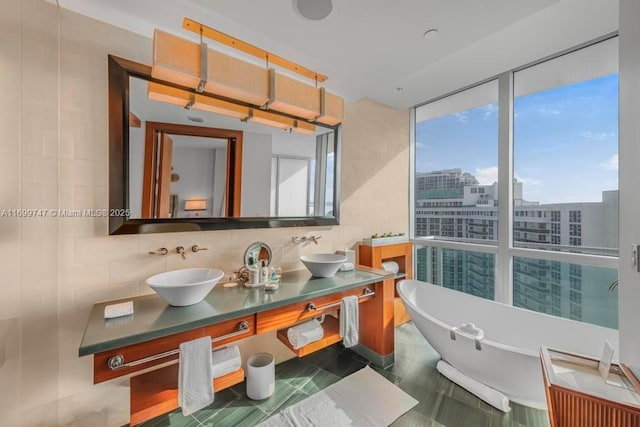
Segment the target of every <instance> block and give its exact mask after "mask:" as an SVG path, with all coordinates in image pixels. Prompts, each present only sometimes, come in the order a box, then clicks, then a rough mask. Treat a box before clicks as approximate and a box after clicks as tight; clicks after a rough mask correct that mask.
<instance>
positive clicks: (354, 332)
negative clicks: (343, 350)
mask: <svg viewBox="0 0 640 427" xmlns="http://www.w3.org/2000/svg"><path fill="white" fill-rule="evenodd" d="M358 328H359V315H358V297H357V296H355V295H354V296H350V297H344V298H342V302H341V303H340V336H341V337H342V343H343V344H344V346H345V347H353V346H354V345H356V344H358V340H359V332H358Z"/></svg>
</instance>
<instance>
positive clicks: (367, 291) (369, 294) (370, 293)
mask: <svg viewBox="0 0 640 427" xmlns="http://www.w3.org/2000/svg"><path fill="white" fill-rule="evenodd" d="M375 294H376V293H375V292H373V291H372V290H371V289H369V288H365V289H364V290H363V291H362V295H360V296H358V299H362V298H368V297H372V296H374V295H375ZM339 305H340V302H334V303H333V304H327V305H321V306H320V307H316V305H315V304H314V303H312V302H310V303H309V304H307V311H316V310H326V309H328V308H332V307H337V306H339Z"/></svg>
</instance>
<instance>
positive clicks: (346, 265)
mask: <svg viewBox="0 0 640 427" xmlns="http://www.w3.org/2000/svg"><path fill="white" fill-rule="evenodd" d="M354 268H355V266H354V265H353V263H352V262H345V263H344V264H342V265H341V266H340V271H351V270H353V269H354Z"/></svg>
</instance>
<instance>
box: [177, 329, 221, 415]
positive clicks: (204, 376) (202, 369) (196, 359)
mask: <svg viewBox="0 0 640 427" xmlns="http://www.w3.org/2000/svg"><path fill="white" fill-rule="evenodd" d="M211 362H212V356H211V337H202V338H198V339H195V340H193V341H187V342H183V343H182V344H180V358H179V370H178V404H179V405H180V406H181V407H182V414H183V415H185V416H187V415H191V414H192V413H194V412H195V411H197V410H200V409H202V408H204V407H206V406H209V405H210V404H211V403H213V382H212V381H211V379H212V378H213V370H212V367H211V364H212V363H211Z"/></svg>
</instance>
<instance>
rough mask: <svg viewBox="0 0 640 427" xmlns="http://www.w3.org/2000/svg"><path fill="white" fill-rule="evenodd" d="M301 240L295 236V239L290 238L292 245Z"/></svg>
mask: <svg viewBox="0 0 640 427" xmlns="http://www.w3.org/2000/svg"><path fill="white" fill-rule="evenodd" d="M301 240H302V239H301V238H300V237H298V236H295V237H292V238H291V242H292V243H300V241H301Z"/></svg>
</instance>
